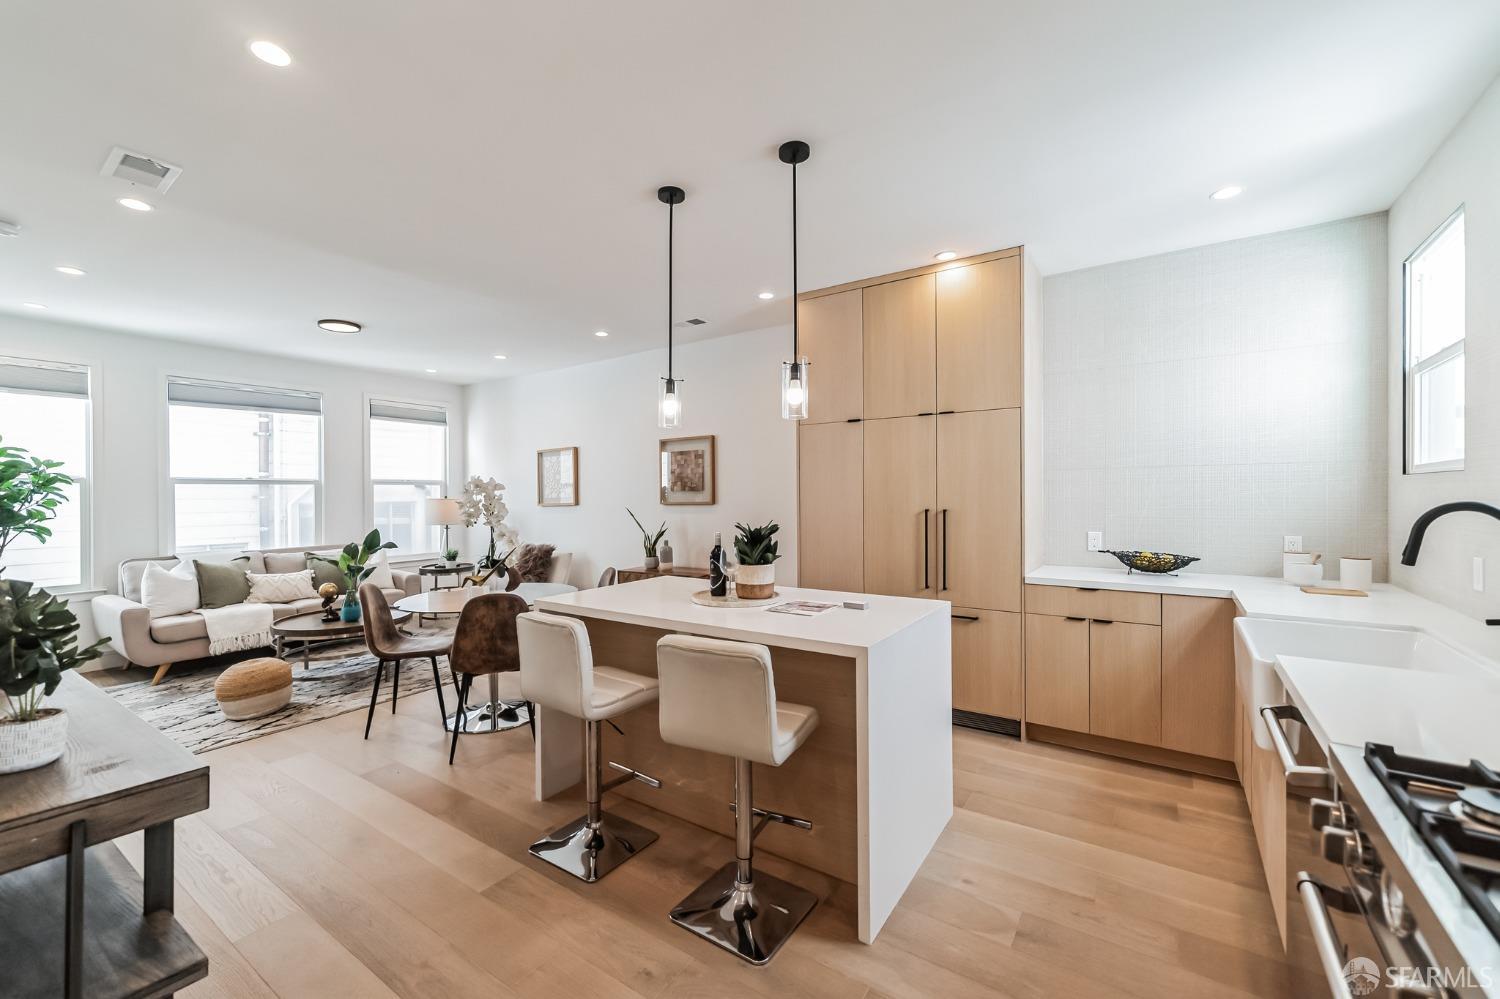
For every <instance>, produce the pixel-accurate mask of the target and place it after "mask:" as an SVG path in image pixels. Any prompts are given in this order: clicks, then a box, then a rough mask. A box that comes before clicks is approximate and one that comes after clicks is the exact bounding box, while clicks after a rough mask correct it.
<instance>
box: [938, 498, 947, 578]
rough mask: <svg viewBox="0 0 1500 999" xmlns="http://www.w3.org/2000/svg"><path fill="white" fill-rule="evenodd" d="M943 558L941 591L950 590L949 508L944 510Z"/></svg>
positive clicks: (941, 549) (941, 550)
mask: <svg viewBox="0 0 1500 999" xmlns="http://www.w3.org/2000/svg"><path fill="white" fill-rule="evenodd" d="M939 551H940V552H941V553H942V556H943V578H942V586H941V589H943V590H946V589H948V508H947V507H944V508H943V544H942V547H941V548H940V549H939Z"/></svg>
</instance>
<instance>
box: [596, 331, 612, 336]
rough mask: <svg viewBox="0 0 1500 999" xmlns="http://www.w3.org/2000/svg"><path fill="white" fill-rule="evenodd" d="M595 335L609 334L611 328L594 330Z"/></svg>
mask: <svg viewBox="0 0 1500 999" xmlns="http://www.w3.org/2000/svg"><path fill="white" fill-rule="evenodd" d="M594 336H609V330H594Z"/></svg>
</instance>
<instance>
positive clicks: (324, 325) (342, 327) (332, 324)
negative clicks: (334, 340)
mask: <svg viewBox="0 0 1500 999" xmlns="http://www.w3.org/2000/svg"><path fill="white" fill-rule="evenodd" d="M318 329H320V330H327V331H328V332H329V333H337V334H339V335H340V336H348V335H350V334H351V333H358V332H359V331H360V330H362V329H364V327H363V326H361V325H360V324H359V323H356V322H355V321H354V320H352V319H319V320H318Z"/></svg>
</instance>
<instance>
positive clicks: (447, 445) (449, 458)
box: [364, 395, 453, 563]
mask: <svg viewBox="0 0 1500 999" xmlns="http://www.w3.org/2000/svg"><path fill="white" fill-rule="evenodd" d="M364 403H365V425H364V433H365V523H366V524H370V525H373V524H374V523H375V487H376V486H377V485H382V486H388V485H395V486H404V485H416V486H437V487H438V494H439V496H442V497H448V496H451V495H452V493H450V492H449V483H450V482H451V481H452V478H453V407H452V406H450V405H448V404H447V403H444V402H434V401H432V400H430V399H410V398H398V397H396V396H390V395H366V396H365V397H364ZM381 403H389V404H390V405H393V406H404V407H410V408H416V409H432V410H437V411H439V412H441V413H442V414H443V420H444V426H445V427H446V428H447V433H446V434H445V435H444V438H443V478H442V480H441V481H439V480H437V479H376V478H375V456H374V453H373V451H372V447H373V445H374V435H372V434H371V433H370V422H371V421H372V420H375V419H377V417H375V416H374V415H373V414H372V413H371V409H372V407H374V406H378V405H380V404H381ZM441 554H442V552H438V551H427V552H421V551H419V552H402V551H398V552H396V553H395V556H396V558H395V560H396V561H399V562H403V563H407V562H417V561H423V562H430V561H432V560H434V559H436V558H437V557H438V556H439V555H441Z"/></svg>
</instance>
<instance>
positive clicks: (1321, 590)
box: [1302, 586, 1369, 597]
mask: <svg viewBox="0 0 1500 999" xmlns="http://www.w3.org/2000/svg"><path fill="white" fill-rule="evenodd" d="M1302 592H1303V593H1312V594H1315V595H1317V596H1324V597H1368V596H1369V594H1368V593H1366V592H1365V591H1364V590H1345V589H1341V588H1339V587H1337V586H1304V587H1302Z"/></svg>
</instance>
